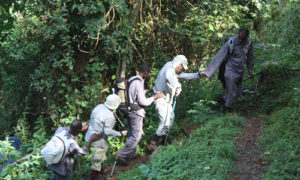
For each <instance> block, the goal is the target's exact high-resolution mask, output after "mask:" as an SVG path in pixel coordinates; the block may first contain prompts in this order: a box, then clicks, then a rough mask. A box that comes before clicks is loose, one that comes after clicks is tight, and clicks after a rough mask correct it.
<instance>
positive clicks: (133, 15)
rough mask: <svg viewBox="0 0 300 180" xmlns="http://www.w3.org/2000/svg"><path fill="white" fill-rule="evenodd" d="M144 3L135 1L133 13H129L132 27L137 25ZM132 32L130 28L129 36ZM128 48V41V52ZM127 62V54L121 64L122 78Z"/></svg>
mask: <svg viewBox="0 0 300 180" xmlns="http://www.w3.org/2000/svg"><path fill="white" fill-rule="evenodd" d="M142 3H143V0H135V1H134V2H133V5H132V10H131V13H130V15H129V16H130V18H129V19H131V22H130V25H131V27H133V26H134V25H135V23H136V22H137V18H138V14H139V11H140V7H141V4H142ZM131 34H132V31H131V30H130V35H129V37H128V38H130V36H131ZM128 49H129V45H128V42H127V44H126V46H125V51H126V52H127V51H128ZM126 62H127V56H126V55H123V58H122V64H121V72H120V76H121V78H125V77H126Z"/></svg>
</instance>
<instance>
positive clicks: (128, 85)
mask: <svg viewBox="0 0 300 180" xmlns="http://www.w3.org/2000/svg"><path fill="white" fill-rule="evenodd" d="M136 80H139V81H141V79H140V78H138V77H135V78H133V79H132V80H130V81H128V83H127V101H128V103H129V104H131V102H130V100H129V88H130V85H131V83H132V82H134V81H136Z"/></svg>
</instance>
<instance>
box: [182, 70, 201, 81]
mask: <svg viewBox="0 0 300 180" xmlns="http://www.w3.org/2000/svg"><path fill="white" fill-rule="evenodd" d="M178 78H179V79H187V80H189V79H198V78H200V74H199V73H184V72H181V73H180V74H179V75H178Z"/></svg>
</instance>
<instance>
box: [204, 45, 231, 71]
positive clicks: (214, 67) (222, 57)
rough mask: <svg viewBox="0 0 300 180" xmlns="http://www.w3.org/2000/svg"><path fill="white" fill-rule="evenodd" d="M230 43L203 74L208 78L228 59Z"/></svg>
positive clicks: (224, 46) (220, 51)
mask: <svg viewBox="0 0 300 180" xmlns="http://www.w3.org/2000/svg"><path fill="white" fill-rule="evenodd" d="M229 44H230V43H229V41H227V42H226V43H225V44H224V45H223V47H222V48H221V49H220V50H219V52H218V53H217V55H216V56H215V57H214V58H213V59H212V61H211V62H210V63H209V65H208V66H207V68H206V69H205V71H204V72H203V73H202V74H204V75H205V76H206V77H211V76H212V75H213V74H214V73H215V72H216V70H217V69H218V68H219V67H220V65H221V64H222V62H223V61H224V60H225V59H226V57H227V54H228V50H229Z"/></svg>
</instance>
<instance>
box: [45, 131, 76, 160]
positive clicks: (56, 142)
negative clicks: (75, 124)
mask: <svg viewBox="0 0 300 180" xmlns="http://www.w3.org/2000/svg"><path fill="white" fill-rule="evenodd" d="M67 133H68V131H67V130H63V131H62V132H60V133H58V134H57V135H55V136H53V137H52V138H51V140H50V141H49V142H48V143H47V144H46V146H45V147H44V148H43V149H42V150H41V154H42V156H43V157H44V159H45V161H46V163H47V165H51V164H57V163H59V162H61V161H62V160H63V158H64V156H65V154H66V152H67V151H68V149H69V147H70V144H71V143H73V142H74V139H67Z"/></svg>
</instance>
